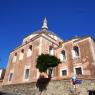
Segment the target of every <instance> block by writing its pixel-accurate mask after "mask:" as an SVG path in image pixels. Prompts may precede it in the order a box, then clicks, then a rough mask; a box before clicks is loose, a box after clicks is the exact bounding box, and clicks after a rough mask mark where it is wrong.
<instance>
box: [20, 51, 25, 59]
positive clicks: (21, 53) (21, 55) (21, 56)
mask: <svg viewBox="0 0 95 95" xmlns="http://www.w3.org/2000/svg"><path fill="white" fill-rule="evenodd" d="M23 56H24V49H22V50H21V52H20V56H19V60H22V59H23Z"/></svg>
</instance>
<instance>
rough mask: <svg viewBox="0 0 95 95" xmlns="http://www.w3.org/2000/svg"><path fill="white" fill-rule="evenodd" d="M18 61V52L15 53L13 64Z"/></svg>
mask: <svg viewBox="0 0 95 95" xmlns="http://www.w3.org/2000/svg"><path fill="white" fill-rule="evenodd" d="M16 60H17V52H16V53H15V55H14V57H13V62H16Z"/></svg>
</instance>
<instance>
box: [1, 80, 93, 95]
mask: <svg viewBox="0 0 95 95" xmlns="http://www.w3.org/2000/svg"><path fill="white" fill-rule="evenodd" d="M81 80H82V83H81V84H77V85H76V93H77V94H78V95H89V94H88V90H95V79H81ZM48 82H49V83H48V84H47V85H46V86H47V87H46V88H44V89H43V90H42V91H39V87H38V88H37V83H27V84H16V85H6V86H3V87H2V88H3V89H4V90H6V91H10V92H14V93H20V94H21V95H74V94H73V93H75V89H74V85H73V84H72V83H71V80H70V79H66V80H51V81H48ZM44 85H45V83H44V82H42V85H41V86H44Z"/></svg>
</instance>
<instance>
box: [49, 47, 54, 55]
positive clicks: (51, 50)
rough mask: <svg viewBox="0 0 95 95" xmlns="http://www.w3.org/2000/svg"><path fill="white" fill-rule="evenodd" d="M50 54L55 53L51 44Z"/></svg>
mask: <svg viewBox="0 0 95 95" xmlns="http://www.w3.org/2000/svg"><path fill="white" fill-rule="evenodd" d="M49 54H50V55H54V49H53V46H50V47H49Z"/></svg>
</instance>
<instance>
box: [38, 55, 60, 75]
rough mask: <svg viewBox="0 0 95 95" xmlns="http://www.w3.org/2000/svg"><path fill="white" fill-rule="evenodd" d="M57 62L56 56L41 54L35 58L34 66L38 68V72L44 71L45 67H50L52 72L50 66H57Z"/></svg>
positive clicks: (58, 61)
mask: <svg viewBox="0 0 95 95" xmlns="http://www.w3.org/2000/svg"><path fill="white" fill-rule="evenodd" d="M59 63H61V62H60V60H59V59H58V58H57V57H56V56H52V55H49V54H41V55H39V56H38V58H37V64H36V68H38V69H39V71H40V72H46V71H47V69H51V74H52V68H53V67H55V66H58V64H59Z"/></svg>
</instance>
